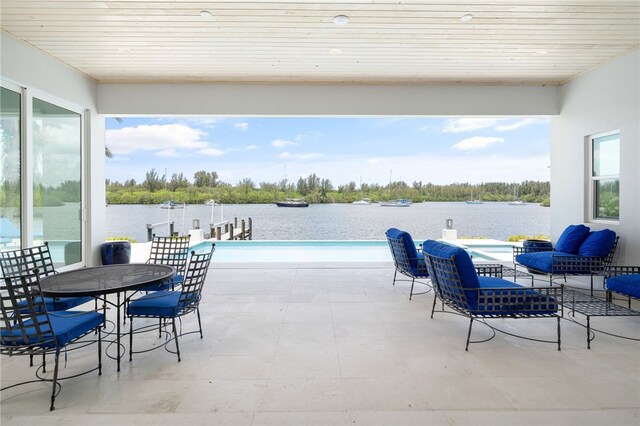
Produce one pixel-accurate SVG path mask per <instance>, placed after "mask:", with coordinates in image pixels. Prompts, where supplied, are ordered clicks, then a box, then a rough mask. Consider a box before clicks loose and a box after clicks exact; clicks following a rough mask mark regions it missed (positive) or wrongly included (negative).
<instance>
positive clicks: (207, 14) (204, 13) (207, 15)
mask: <svg viewBox="0 0 640 426" xmlns="http://www.w3.org/2000/svg"><path fill="white" fill-rule="evenodd" d="M211 16H212V15H211V12H209V11H208V10H201V11H200V17H201V18H211Z"/></svg>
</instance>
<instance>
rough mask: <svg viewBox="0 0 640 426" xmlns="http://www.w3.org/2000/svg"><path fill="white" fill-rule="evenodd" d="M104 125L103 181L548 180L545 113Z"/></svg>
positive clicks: (132, 120) (148, 120)
mask: <svg viewBox="0 0 640 426" xmlns="http://www.w3.org/2000/svg"><path fill="white" fill-rule="evenodd" d="M106 128H107V134H106V145H107V147H109V149H111V151H112V152H113V154H114V158H113V159H106V160H105V161H106V177H107V179H111V180H112V181H114V180H115V181H119V182H124V181H125V180H127V179H132V178H133V179H135V180H136V182H138V183H142V181H144V178H145V174H146V172H147V171H149V170H151V169H152V168H155V169H156V171H157V172H158V174H159V175H160V176H162V175H163V174H165V170H166V174H167V179H169V178H170V177H171V175H172V174H174V173H183V174H184V175H185V177H187V179H189V180H190V181H193V175H194V173H195V172H197V171H199V170H205V171H209V172H211V171H216V172H217V173H218V175H219V179H220V180H222V181H224V182H227V183H230V184H234V185H235V184H237V183H238V182H239V181H240V180H242V179H243V178H250V179H251V180H253V182H254V183H255V184H256V185H259V184H260V183H261V182H278V181H280V180H282V179H284V178H285V176H286V177H287V178H288V179H289V180H290V181H294V182H296V181H297V180H298V178H299V177H301V176H302V177H307V176H308V175H309V174H311V173H316V174H317V175H318V176H319V177H320V178H322V179H329V180H331V182H332V183H333V184H334V186H338V185H343V184H347V183H349V182H351V181H353V182H355V183H356V184H358V185H359V184H360V183H369V184H371V183H378V184H382V185H386V184H388V183H389V181H390V180H393V181H401V180H402V181H405V182H407V183H408V184H411V183H412V182H414V181H422V182H423V183H428V182H431V183H434V184H448V183H454V182H469V183H474V184H477V183H481V182H496V181H499V182H521V181H524V180H540V181H547V180H549V149H550V120H548V119H539V118H522V117H517V118H516V117H514V118H250V117H247V118H237V117H235V118H212V117H188V118H185V117H173V118H170V117H155V118H154V117H124V118H122V119H121V122H119V121H118V120H116V119H114V118H107V121H106Z"/></svg>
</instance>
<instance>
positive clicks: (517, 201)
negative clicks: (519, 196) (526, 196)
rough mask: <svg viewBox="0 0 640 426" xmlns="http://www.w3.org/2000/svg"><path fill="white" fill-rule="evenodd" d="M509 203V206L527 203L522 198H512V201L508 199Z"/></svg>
mask: <svg viewBox="0 0 640 426" xmlns="http://www.w3.org/2000/svg"><path fill="white" fill-rule="evenodd" d="M509 205H510V206H526V205H527V203H525V202H524V201H522V200H513V201H509Z"/></svg>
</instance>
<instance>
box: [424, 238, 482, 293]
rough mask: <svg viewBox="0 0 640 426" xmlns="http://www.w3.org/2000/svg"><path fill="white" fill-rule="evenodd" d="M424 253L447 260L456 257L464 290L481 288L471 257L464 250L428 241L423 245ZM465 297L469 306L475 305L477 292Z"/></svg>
mask: <svg viewBox="0 0 640 426" xmlns="http://www.w3.org/2000/svg"><path fill="white" fill-rule="evenodd" d="M422 252H423V253H428V254H430V255H432V256H437V257H444V258H447V259H451V257H455V260H454V262H455V265H456V269H457V270H458V276H459V277H460V281H461V285H462V288H465V289H475V288H478V287H479V286H480V283H479V281H478V274H477V273H476V269H475V267H474V266H473V262H472V261H471V257H470V256H469V253H467V252H466V251H465V250H464V249H462V248H460V247H455V246H452V245H449V244H444V243H440V242H438V241H434V240H426V241H425V242H424V243H423V244H422ZM465 295H466V297H467V302H468V303H469V304H473V303H474V301H475V298H476V296H477V292H475V291H465Z"/></svg>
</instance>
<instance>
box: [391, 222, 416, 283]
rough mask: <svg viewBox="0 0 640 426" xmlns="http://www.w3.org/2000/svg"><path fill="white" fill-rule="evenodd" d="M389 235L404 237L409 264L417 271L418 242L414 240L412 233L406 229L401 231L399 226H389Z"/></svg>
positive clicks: (394, 237) (397, 237)
mask: <svg viewBox="0 0 640 426" xmlns="http://www.w3.org/2000/svg"><path fill="white" fill-rule="evenodd" d="M387 237H389V238H392V239H397V240H399V239H401V238H403V240H402V241H403V242H404V249H405V250H406V252H407V258H408V259H409V264H410V265H411V269H412V270H413V272H414V273H415V272H416V270H417V268H418V259H419V258H418V249H417V248H416V243H415V242H413V238H412V237H411V234H409V233H408V232H406V231H401V230H399V229H397V228H389V229H388V230H387Z"/></svg>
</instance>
